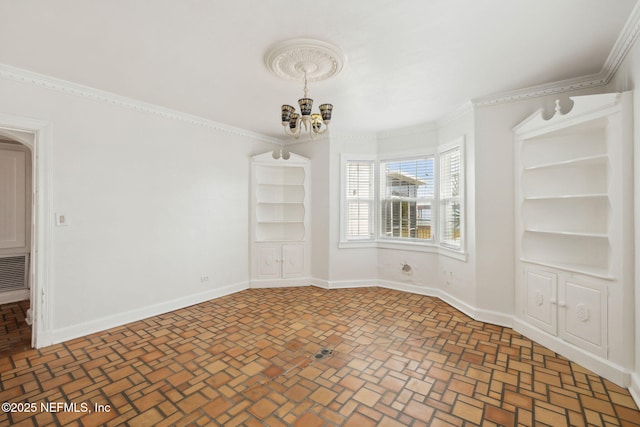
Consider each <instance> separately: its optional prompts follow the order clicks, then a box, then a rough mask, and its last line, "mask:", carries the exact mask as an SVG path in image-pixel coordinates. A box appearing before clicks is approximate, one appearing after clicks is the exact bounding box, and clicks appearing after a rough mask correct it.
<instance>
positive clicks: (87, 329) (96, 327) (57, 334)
mask: <svg viewBox="0 0 640 427" xmlns="http://www.w3.org/2000/svg"><path fill="white" fill-rule="evenodd" d="M246 289H249V283H248V282H239V283H234V284H232V285H228V286H222V287H219V288H216V289H211V290H208V291H206V292H201V293H198V294H192V295H187V296H184V297H180V298H176V299H174V300H171V301H165V302H162V303H159V304H154V305H151V306H146V307H142V308H138V309H135V310H131V311H128V312H125V313H119V314H115V315H112V316H106V317H102V318H99V319H96V320H91V321H89V322H85V323H81V324H78V325H73V326H68V327H66V328H60V329H56V330H54V331H53V333H52V340H53V344H57V343H60V342H63V341H68V340H71V339H74V338H78V337H83V336H86V335H89V334H93V333H96V332H100V331H104V330H107V329H110V328H114V327H117V326H122V325H125V324H127V323H131V322H136V321H138V320H142V319H146V318H149V317H152V316H158V315H160V314H163V313H167V312H169V311H173V310H179V309H181V308H185V307H189V306H191V305H195V304H199V303H202V302H205V301H209V300H212V299H215V298H220V297H223V296H226V295H231V294H234V293H236V292H240V291H244V290H246Z"/></svg>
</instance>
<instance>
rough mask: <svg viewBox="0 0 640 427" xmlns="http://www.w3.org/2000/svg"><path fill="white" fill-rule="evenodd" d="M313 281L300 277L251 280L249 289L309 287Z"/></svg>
mask: <svg viewBox="0 0 640 427" xmlns="http://www.w3.org/2000/svg"><path fill="white" fill-rule="evenodd" d="M312 281H313V279H311V278H310V277H300V278H296V279H276V280H274V279H252V280H251V282H250V284H249V287H251V288H256V289H265V288H294V287H298V286H311V284H312Z"/></svg>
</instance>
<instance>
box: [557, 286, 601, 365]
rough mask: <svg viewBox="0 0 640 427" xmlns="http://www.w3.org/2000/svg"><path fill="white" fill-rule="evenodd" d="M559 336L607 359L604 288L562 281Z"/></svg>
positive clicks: (559, 303)
mask: <svg viewBox="0 0 640 427" xmlns="http://www.w3.org/2000/svg"><path fill="white" fill-rule="evenodd" d="M558 305H559V307H560V325H559V326H560V336H561V337H562V338H563V339H565V340H567V341H569V342H570V343H572V344H575V345H577V346H579V347H582V348H584V349H586V350H589V351H591V352H593V353H595V354H598V355H600V356H603V357H607V288H606V285H601V284H598V283H595V282H594V283H590V282H587V281H584V280H579V279H576V278H573V277H570V278H567V279H565V280H563V281H562V283H561V289H560V298H559V301H558Z"/></svg>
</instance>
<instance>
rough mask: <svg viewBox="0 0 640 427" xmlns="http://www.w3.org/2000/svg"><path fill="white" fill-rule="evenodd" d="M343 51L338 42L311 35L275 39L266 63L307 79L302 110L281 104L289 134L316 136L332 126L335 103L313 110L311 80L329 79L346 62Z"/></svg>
mask: <svg viewBox="0 0 640 427" xmlns="http://www.w3.org/2000/svg"><path fill="white" fill-rule="evenodd" d="M344 60H345V59H344V55H343V54H342V52H341V51H340V50H339V49H338V48H337V47H335V46H333V45H331V44H329V43H325V42H321V41H318V40H311V39H292V40H285V41H282V42H279V43H276V44H275V45H274V46H272V47H271V49H270V50H269V51H268V52H267V55H266V56H265V63H266V65H267V67H268V68H269V69H270V70H271V71H272V72H273V73H274V74H276V75H277V76H279V77H282V78H284V79H287V80H295V81H301V80H304V95H303V97H302V98H300V99H299V100H298V106H299V108H300V111H299V112H297V111H296V108H295V107H293V106H291V105H288V104H284V105H282V107H281V113H282V116H281V118H282V127H283V129H284V132H285V133H286V134H287V135H291V136H293V137H295V138H300V137H301V136H302V135H309V137H310V138H314V137H315V136H317V135H322V134H324V133H325V132H327V130H328V129H329V123H331V113H332V111H333V105H332V104H321V105H320V106H319V111H320V112H319V113H317V112H316V113H313V111H312V109H313V99H311V98H309V89H308V87H307V84H308V82H309V81H314V82H316V81H321V80H326V79H328V78H330V77H333V76H334V75H336V74H338V73H339V72H340V71H341V70H342V66H343V64H344Z"/></svg>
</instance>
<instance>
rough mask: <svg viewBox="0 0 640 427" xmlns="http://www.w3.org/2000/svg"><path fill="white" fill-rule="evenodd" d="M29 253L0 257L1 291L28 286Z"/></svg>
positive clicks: (16, 289)
mask: <svg viewBox="0 0 640 427" xmlns="http://www.w3.org/2000/svg"><path fill="white" fill-rule="evenodd" d="M28 262H29V258H28V255H21V256H11V257H5V258H0V292H6V291H18V290H21V289H26V288H27V271H28V268H27V263H28Z"/></svg>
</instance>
